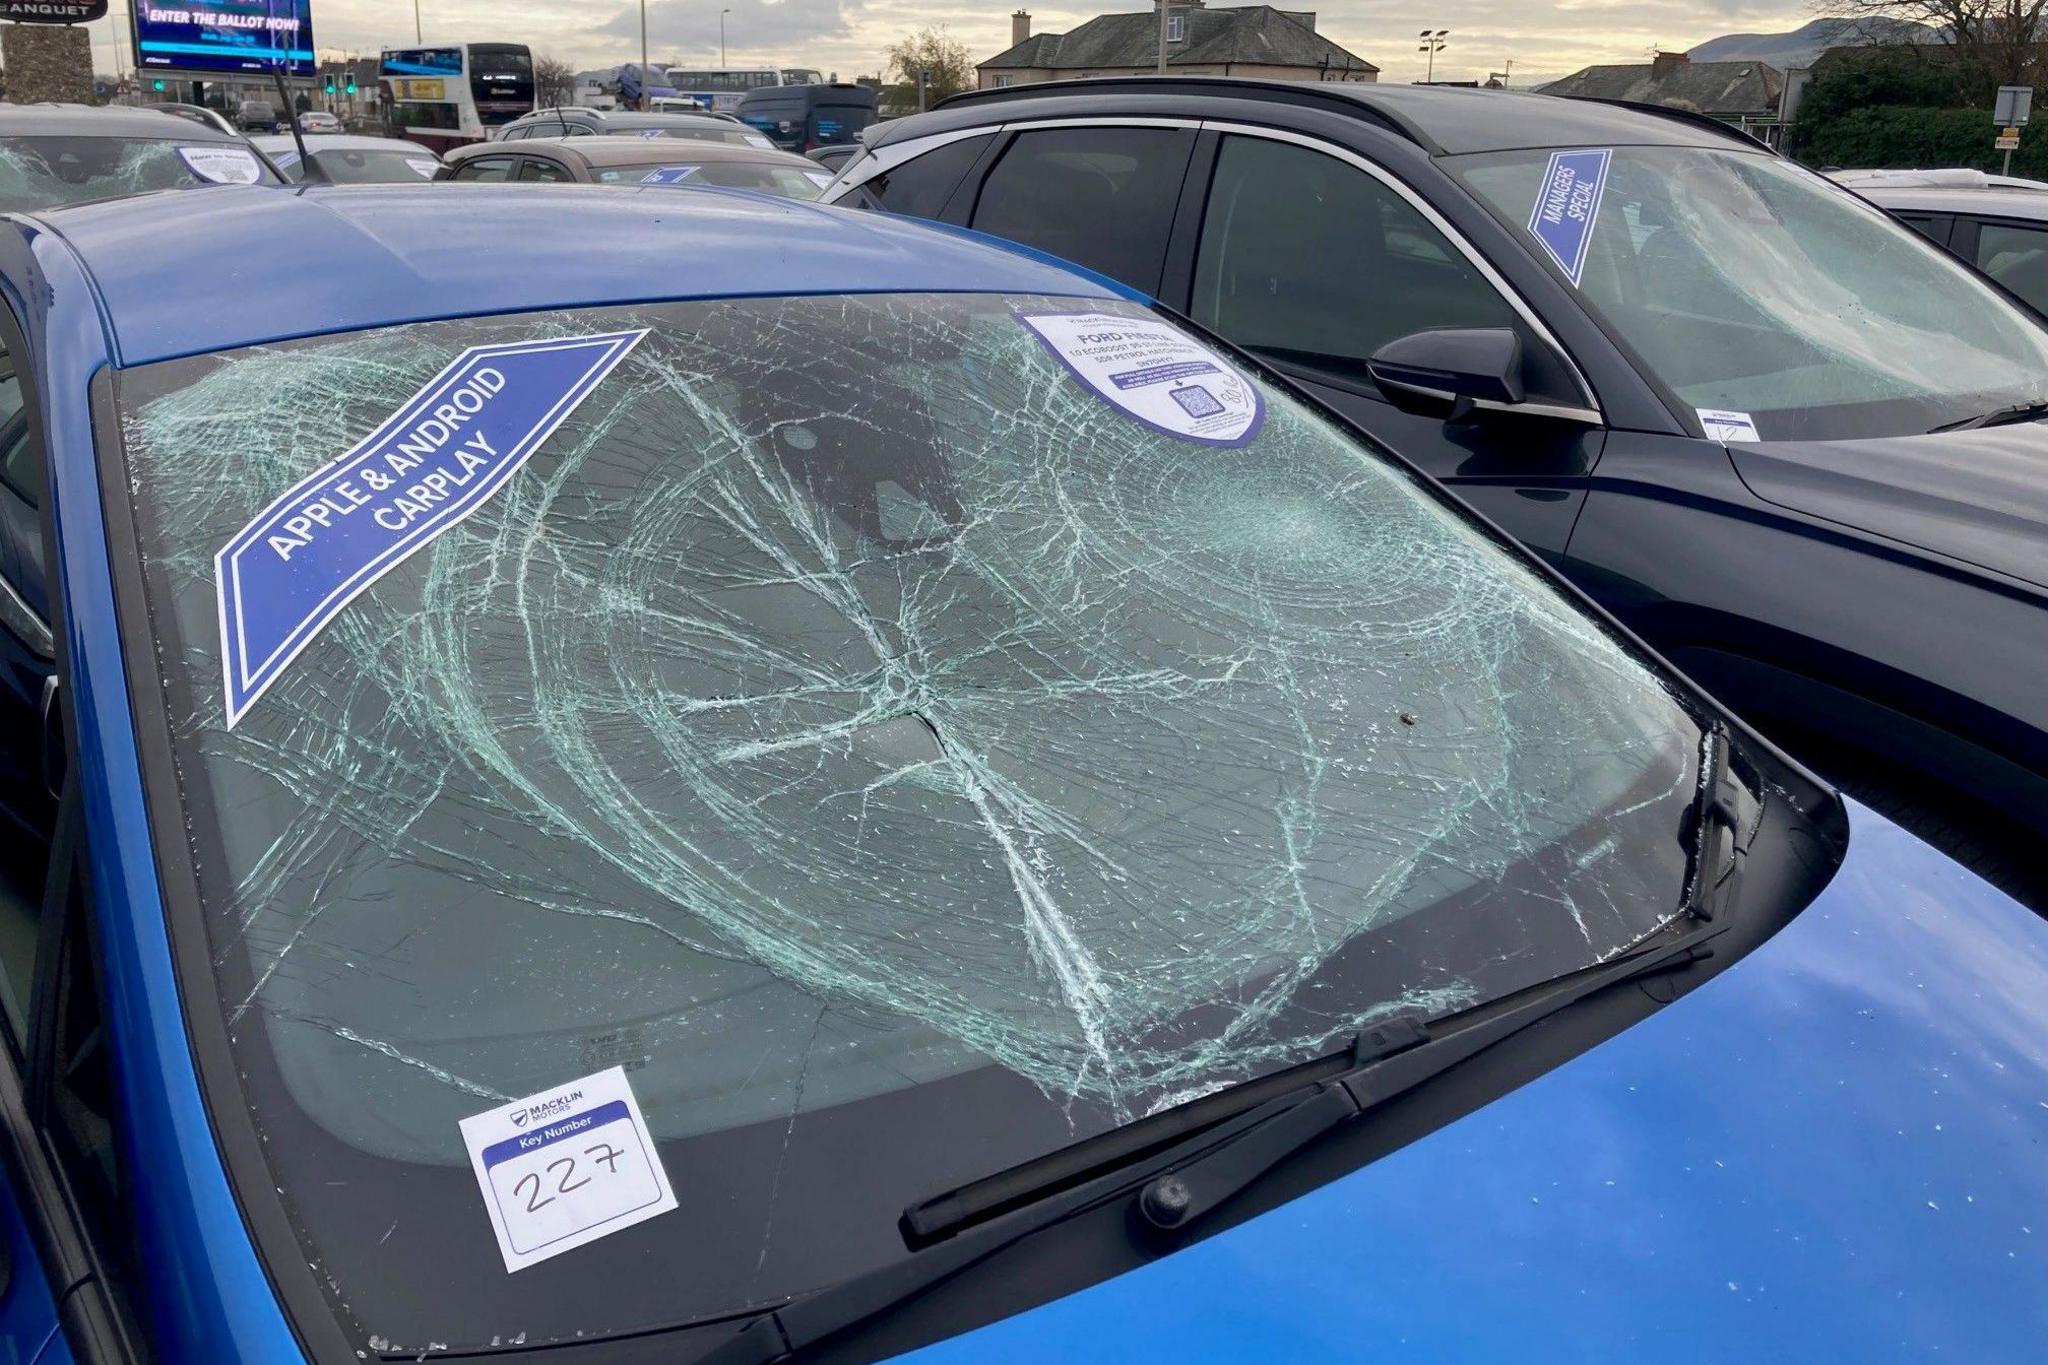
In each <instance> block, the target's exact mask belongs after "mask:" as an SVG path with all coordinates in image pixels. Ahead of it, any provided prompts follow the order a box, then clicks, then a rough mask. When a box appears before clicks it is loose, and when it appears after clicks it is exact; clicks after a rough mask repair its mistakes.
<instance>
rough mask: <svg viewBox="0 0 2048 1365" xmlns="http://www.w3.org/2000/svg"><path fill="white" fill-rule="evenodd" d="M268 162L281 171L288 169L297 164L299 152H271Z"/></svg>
mask: <svg viewBox="0 0 2048 1365" xmlns="http://www.w3.org/2000/svg"><path fill="white" fill-rule="evenodd" d="M270 164H271V165H273V166H275V167H277V168H278V169H279V170H281V171H288V170H290V169H291V168H292V167H294V166H296V165H298V164H299V154H298V153H297V152H293V151H284V152H272V153H271V154H270Z"/></svg>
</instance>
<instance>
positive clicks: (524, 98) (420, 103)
mask: <svg viewBox="0 0 2048 1365" xmlns="http://www.w3.org/2000/svg"><path fill="white" fill-rule="evenodd" d="M378 84H379V85H380V86H381V87H382V90H383V94H384V98H385V99H386V100H387V101H388V102H389V107H390V116H391V123H392V125H393V130H394V131H395V132H396V133H397V134H398V135H399V136H400V137H405V138H410V139H412V140H413V141H414V142H418V143H423V144H424V145H426V146H429V147H432V148H434V149H435V150H436V151H446V150H448V149H449V148H450V147H459V146H462V145H464V144H465V143H470V142H482V141H484V140H485V139H487V138H491V137H495V136H497V130H498V129H500V128H502V127H504V126H505V125H506V124H508V123H510V122H511V121H512V120H513V119H516V118H518V117H519V116H520V115H521V114H530V113H532V112H533V111H534V109H535V108H536V107H537V104H536V101H535V98H534V82H533V53H532V52H531V51H530V50H529V49H528V48H527V46H526V45H525V44H524V43H451V44H448V45H447V46H445V47H407V48H387V49H386V50H385V52H384V55H383V61H382V64H381V66H380V68H379V70H378Z"/></svg>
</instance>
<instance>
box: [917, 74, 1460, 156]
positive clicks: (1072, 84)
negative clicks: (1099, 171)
mask: <svg viewBox="0 0 2048 1365" xmlns="http://www.w3.org/2000/svg"><path fill="white" fill-rule="evenodd" d="M1371 89H1372V87H1371V86H1370V85H1366V84H1363V83H1360V82H1356V81H1343V82H1328V83H1325V82H1320V81H1264V80H1251V79H1246V78H1243V77H1234V76H1090V77H1087V78H1085V79H1080V80H1051V81H1031V82H1028V83H1026V84H1023V85H1006V86H1003V87H1001V88H1000V89H990V90H962V91H960V92H959V93H957V94H952V95H948V96H946V98H944V99H942V100H940V101H939V102H938V103H937V104H934V105H933V106H932V109H933V110H934V111H937V110H940V109H959V108H964V107H966V106H968V105H978V104H1003V103H1008V102H1010V101H1013V100H1027V99H1044V98H1047V97H1048V96H1059V95H1072V96H1083V95H1121V94H1125V93H1142V94H1147V95H1219V94H1220V95H1229V96H1235V97H1237V98H1240V99H1264V100H1267V101H1269V102H1271V103H1275V104H1296V105H1306V106H1309V107H1317V106H1320V107H1323V108H1327V109H1332V110H1337V111H1341V112H1342V113H1345V114H1348V115H1350V116H1352V117H1354V118H1363V119H1365V120H1366V121H1367V122H1368V123H1373V124H1376V125H1378V126H1379V127H1381V128H1384V129H1386V130H1387V131H1388V132H1391V133H1394V134H1396V135H1398V136H1399V137H1401V138H1402V139H1404V140H1405V141H1408V142H1413V143H1416V144H1417V145H1419V146H1422V147H1432V146H1433V144H1432V143H1431V142H1430V140H1429V139H1428V138H1427V137H1425V136H1423V134H1422V131H1421V130H1420V129H1419V128H1417V127H1415V126H1414V125H1413V124H1411V123H1409V122H1408V120H1406V119H1404V118H1401V117H1399V116H1398V115H1396V114H1393V113H1391V112H1389V111H1388V110H1386V109H1383V108H1381V107H1379V106H1378V105H1376V104H1374V103H1372V101H1371V97H1370V95H1369V94H1365V93H1361V92H1368V91H1370V90H1371Z"/></svg>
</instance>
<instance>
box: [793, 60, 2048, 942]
mask: <svg viewBox="0 0 2048 1365" xmlns="http://www.w3.org/2000/svg"><path fill="white" fill-rule="evenodd" d="M1581 173H1583V174H1581ZM1574 177H1577V178H1576V180H1575V179H1574ZM1546 186H1548V187H1549V188H1550V189H1551V190H1553V191H1557V192H1559V193H1563V194H1564V195H1565V198H1563V199H1559V198H1557V196H1556V194H1550V195H1548V196H1545V195H1544V194H1542V193H1540V192H1541V191H1543V189H1544V187H1546ZM1572 194H1577V195H1579V196H1580V197H1579V199H1578V200H1576V201H1575V200H1573V199H1571V198H1570V196H1571V195H1572ZM828 197H829V198H830V199H831V200H832V202H836V203H847V204H861V205H866V206H869V207H875V208H882V209H887V210H890V211H894V212H901V213H909V214H915V215H918V216H922V217H929V218H936V219H939V220H940V221H943V222H949V223H954V224H959V225H962V226H969V227H973V228H976V229H979V230H981V231H984V232H989V233H993V234H995V235H997V236H1001V237H1007V238H1011V239H1013V240H1016V241H1020V242H1024V243H1027V244H1029V245H1031V246H1035V247H1038V248H1041V249H1043V250H1046V251H1050V252H1053V253H1054V254H1056V255H1059V256H1062V257H1065V258H1066V259H1068V260H1071V261H1075V262H1078V263H1079V264H1082V265H1085V266H1089V267H1091V268H1093V269H1096V270H1099V271H1102V272H1103V273H1105V274H1107V275H1109V276H1111V277H1112V278H1115V279H1118V280H1122V281H1124V282H1126V283H1128V284H1131V285H1133V286H1135V287H1137V288H1139V289H1141V290H1144V291H1146V292H1147V293H1151V294H1156V295H1157V296H1158V297H1159V299H1160V300H1161V301H1162V302H1163V303H1165V304H1166V305H1167V306H1168V307H1170V308H1173V309H1175V310H1178V311H1182V312H1185V313H1187V314H1188V315H1189V316H1191V317H1192V318H1193V319H1194V320H1195V321H1197V322H1199V323H1202V324H1204V325H1207V326H1210V327H1213V328H1214V329H1215V330H1217V331H1218V332H1220V333H1222V334H1223V335H1224V336H1226V337H1229V338H1230V339H1231V340H1233V341H1236V342H1237V343H1239V344H1240V345H1243V346H1245V347H1247V348H1249V349H1251V350H1253V351H1254V352H1256V353H1258V354H1259V355H1261V356H1263V357H1265V358H1266V359H1267V360H1269V361H1270V362H1271V363H1272V364H1274V365H1275V366H1276V367H1278V368H1279V369H1281V370H1282V371H1284V372H1285V373H1287V374H1288V375H1289V376H1290V377H1291V378H1293V379H1295V380H1296V381H1297V382H1299V383H1301V384H1303V385H1305V386H1306V387H1307V388H1308V389H1309V391H1310V392H1311V393H1313V394H1314V395H1315V396H1316V397H1317V398H1318V399H1320V400H1322V401H1324V402H1326V403H1328V404H1330V405H1331V406H1332V407H1334V408H1336V409H1337V410H1339V411H1341V412H1343V413H1344V414H1345V415H1346V416H1348V417H1350V418H1351V419H1353V420H1355V421H1357V422H1358V423H1359V424H1360V425H1361V426H1363V427H1365V428H1366V429H1367V430H1368V431H1371V432H1372V433H1373V434H1375V435H1377V436H1379V437H1381V438H1383V439H1384V440H1386V441H1387V442H1388V443H1389V444H1390V445H1392V446H1394V447H1395V448H1396V449H1398V450H1400V451H1401V452H1402V453H1403V454H1405V455H1407V456H1408V457H1409V458H1410V459H1413V460H1414V461H1416V463H1418V464H1420V465H1421V466H1422V467H1423V468H1424V469H1426V470H1428V471H1429V472H1430V473H1431V474H1432V475H1434V476H1436V477H1437V478H1440V479H1442V480H1444V481H1445V482H1446V483H1447V484H1449V485H1450V486H1451V487H1453V488H1455V489H1456V490H1457V491H1458V493H1459V494H1460V496H1462V497H1465V498H1467V499H1469V500H1470V501H1471V502H1472V503H1474V505H1476V506H1477V507H1479V509H1480V510H1482V511H1483V512H1485V513H1486V514H1487V515H1489V516H1491V517H1493V518H1494V519H1495V520H1496V521H1498V522H1499V523H1500V524H1501V525H1502V526H1503V527H1504V528H1506V529H1507V530H1508V531H1509V532H1511V533H1512V534H1514V535H1516V536H1517V537H1519V538H1520V539H1522V540H1523V541H1524V542H1525V543H1527V544H1528V545H1529V546H1531V547H1532V548H1534V549H1535V550H1536V551H1537V552H1538V553H1540V554H1542V555H1544V556H1545V557H1546V558H1548V559H1549V560H1550V561H1551V562H1552V563H1554V564H1556V565H1558V566H1559V567H1561V568H1562V569H1564V570H1565V572H1566V573H1567V574H1569V575H1570V576H1571V577H1572V578H1573V579H1574V581H1576V582H1577V583H1579V584H1580V585H1581V586H1583V587H1584V588H1585V589H1586V590H1587V591H1589V592H1591V593H1592V594H1593V595H1594V597H1595V598H1596V599H1597V600H1599V601H1600V602H1602V603H1603V604H1604V605H1606V606H1608V607H1609V608H1610V609H1612V610H1613V611H1614V612H1615V613H1616V614H1617V615H1618V616H1619V617H1620V618H1621V619H1622V620H1623V621H1625V622H1627V623H1628V625H1629V626H1630V627H1631V628H1633V629H1634V630H1636V631H1638V632H1639V633H1641V634H1642V635H1643V636H1644V637H1645V638H1646V639H1648V640H1649V641H1650V642H1651V644H1652V645H1654V646H1655V647H1656V648H1657V649H1658V650H1659V651H1661V652H1662V653H1664V654H1665V655H1666V656H1667V657H1669V658H1671V659H1672V660H1673V661H1674V662H1676V663H1678V664H1679V665H1680V666H1681V667H1682V668H1684V669H1685V670H1686V671H1688V672H1689V673H1691V674H1692V675H1693V676H1694V677H1696V678H1698V679H1699V680H1700V681H1701V682H1703V683H1705V684H1706V685H1707V686H1708V687H1709V688H1710V689H1711V690H1712V691H1714V692H1715V694H1716V695H1718V696H1721V697H1724V698H1725V699H1726V700H1728V701H1729V702H1730V703H1731V704H1733V705H1734V706H1735V707H1736V708H1737V709H1738V710H1739V711H1741V712H1742V713H1743V714H1744V715H1746V716H1749V717H1750V718H1752V719H1753V720H1755V721H1756V722H1757V723H1758V724H1760V725H1762V726H1764V727H1765V728H1766V729H1767V730H1769V731H1770V732H1771V733H1772V734H1774V735H1776V736H1778V737H1780V738H1781V739H1783V740H1784V741H1785V742H1786V743H1788V744H1790V745H1792V746H1793V747H1794V749H1795V751H1796V752H1800V753H1803V754H1805V755H1806V756H1808V757H1809V758H1810V759H1812V760H1813V761H1814V762H1815V763H1816V764H1817V765H1819V766H1821V767H1822V768H1823V770H1824V771H1827V772H1829V773H1830V774H1832V775H1834V776H1836V777H1838V778H1840V779H1841V780H1844V781H1847V782H1850V783H1851V784H1852V790H1855V791H1857V792H1859V793H1861V794H1863V795H1864V796H1866V797H1867V798H1868V799H1871V800H1873V801H1877V802H1879V803H1880V804H1882V805H1883V806H1884V807H1885V809H1887V810H1888V811H1890V812H1892V813H1894V814H1897V815H1899V816H1900V817H1901V818H1907V819H1910V820H1911V821H1912V822H1913V823H1914V826H1915V828H1917V829H1920V830H1922V831H1924V832H1926V833H1928V834H1929V835H1930V836H1932V837H1939V838H1940V839H1941V840H1942V841H1943V842H1944V846H1945V847H1947V848H1949V849H1951V850H1953V851H1954V852H1956V853H1957V854H1958V856H1962V857H1965V858H1967V859H1968V860H1970V861H1971V863H1972V865H1973V866H1976V867H1978V868H1980V869H1982V870H1984V871H1986V872H1987V873H1989V874H1992V875H1995V876H1997V877H1998V878H2000V879H2001V880H2002V881H2003V882H2004V883H2005V884H2006V885H2008V886H2012V887H2016V888H2019V889H2021V890H2023V891H2024V892H2025V894H2027V895H2028V896H2029V897H2031V898H2033V899H2035V900H2036V901H2037V903H2039V904H2041V905H2042V906H2043V907H2044V908H2048V868H2044V866H2043V863H2042V860H2040V859H2039V858H2038V857H2037V856H2036V855H2035V852H2034V850H2036V849H2037V848H2038V847H2039V841H2040V840H2041V839H2042V838H2048V688H2043V687H2041V686H2040V685H2038V682H2037V678H2038V675H2039V673H2040V661H2041V657H2042V653H2041V642H2042V640H2043V639H2044V638H2048V611H2044V608H2048V480H2044V479H2043V478H2042V469H2043V467H2044V466H2043V461H2044V459H2048V428H2044V427H2043V426H2041V425H2040V424H2038V423H2036V422H2034V421H2033V420H2032V419H2033V418H2034V417H2036V416H2038V415H2039V414H2040V412H2041V411H2042V410H2043V409H2042V408H2041V407H2040V405H2041V404H2042V403H2044V402H2048V332H2044V331H2043V328H2042V326H2041V324H2040V322H2039V320H2038V319H2036V318H2033V317H2030V316H2028V315H2026V314H2025V313H2024V312H2023V311H2022V310H2021V309H2019V308H2016V307H2014V306H2013V305H2012V304H2011V303H2010V302H2009V301H2008V300H2006V299H2005V298H2004V297H2002V296H2000V295H1999V294H1998V293H1997V292H1996V291H1995V290H1993V289H1991V288H1990V287H1988V286H1987V285H1986V284H1984V283H1983V282H1982V280H1981V279H1979V278H1978V277H1976V276H1974V275H1973V274H1971V273H1970V272H1968V271H1966V270H1963V269H1960V268H1958V267H1957V266H1956V265H1955V263H1954V262H1953V261H1951V260H1950V259H1948V258H1947V257H1945V256H1943V255H1941V254H1940V253H1939V252H1937V251H1935V250H1932V249H1930V248H1929V247H1928V245H1927V244H1926V243H1925V242H1924V240H1922V239H1921V238H1919V237H1918V236H1916V235H1915V234H1913V233H1911V232H1907V231H1902V230H1900V229H1899V227H1898V225H1897V224H1896V223H1894V222H1891V221H1890V220H1888V219H1886V218H1885V217H1884V216H1883V215H1882V214H1880V213H1879V212H1878V211H1876V210H1874V209H1872V208H1871V207H1870V206H1869V205H1867V204H1865V203H1863V202H1862V201H1861V200H1859V199H1857V198H1856V197H1855V196H1853V195H1851V194H1849V193H1847V192H1846V191H1842V190H1840V189H1838V188H1836V187H1834V186H1832V185H1830V184H1829V183H1828V182H1827V181H1826V180H1824V179H1822V178H1821V177H1820V176H1818V175H1815V174H1813V173H1811V172H1808V171H1806V170H1804V169H1803V168H1801V167H1799V166H1797V165H1795V164H1794V163H1792V162H1790V161H1787V160H1784V159H1782V158H1780V157H1778V156H1776V155H1775V154H1773V153H1771V152H1770V151H1768V150H1767V149H1766V148H1764V147H1763V146H1762V145H1761V144H1759V143H1757V142H1755V141H1754V140H1752V139H1750V138H1748V137H1747V136H1745V135H1743V134H1741V133H1738V132H1736V131H1735V130H1733V129H1730V128H1728V127H1727V126H1726V125H1723V124H1721V123H1719V122H1717V121H1715V120H1712V119H1707V118H1703V117H1698V116H1695V115H1690V114H1685V113H1680V112H1678V111H1674V110H1643V109H1632V108H1623V107H1616V106H1611V105H1605V104H1598V103H1592V102H1586V101H1576V100H1560V99H1555V98H1552V97H1547V96H1538V95H1534V94H1521V93H1511V92H1506V91H1498V90H1458V89H1445V88H1433V87H1418V86H1392V85H1362V84H1346V85H1337V84H1329V85H1301V84H1291V83H1290V84H1281V83H1267V82H1257V81H1247V80H1224V79H1215V78H1211V79H1203V80H1187V79H1164V80H1162V79H1156V78H1152V77H1145V78H1141V79H1131V80H1104V81H1095V82H1083V83H1071V82H1070V83H1065V84H1061V85H1053V86H1036V87H1033V86H1022V87H1015V88H1012V89H1008V90H995V91H981V92H978V93H975V94H971V95H964V96H956V97H955V98H954V99H952V100H949V101H946V102H945V103H944V104H942V105H941V106H940V107H939V108H938V109H937V110H936V111H934V112H932V113H929V114H926V115H921V116H918V117H914V118H905V119H900V120H897V121H894V122H892V123H889V124H886V125H882V126H880V127H877V128H875V129H873V130H871V131H870V133H869V134H868V151H867V153H866V154H865V155H864V156H863V157H861V158H860V159H858V160H857V161H856V162H855V163H854V164H853V165H852V166H851V167H849V168H848V169H847V171H846V172H845V173H844V174H843V175H842V176H841V178H840V179H839V181H838V182H837V183H836V184H835V185H834V186H833V187H832V189H831V191H830V192H829V195H828ZM1574 204H1576V206H1577V209H1578V210H1579V211H1582V212H1584V213H1585V214H1586V215H1587V216H1586V217H1584V218H1573V217H1571V216H1570V213H1569V211H1570V210H1572V209H1573V207H1574ZM1553 211H1554V212H1555V219H1554V221H1550V222H1546V221H1544V219H1543V215H1544V214H1545V213H1547V212H1553ZM1532 224H1537V225H1539V226H1541V228H1542V233H1541V234H1539V233H1538V232H1537V231H1535V230H1533V229H1532V226H1531V225H1532ZM1577 225H1586V226H1587V228H1588V230H1583V231H1575V227H1576V226H1577ZM1546 241H1548V242H1549V243H1550V244H1551V245H1549V246H1546ZM1567 248H1569V249H1567Z"/></svg>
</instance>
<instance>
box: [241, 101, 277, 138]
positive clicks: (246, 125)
mask: <svg viewBox="0 0 2048 1365" xmlns="http://www.w3.org/2000/svg"><path fill="white" fill-rule="evenodd" d="M283 126H284V117H283V116H282V115H280V114H279V113H278V112H277V106H276V105H274V104H272V103H271V102H270V101H269V100H243V101H242V102H241V104H240V105H238V106H236V109H235V127H237V128H239V129H241V130H242V131H243V132H245V133H274V132H276V131H277V130H278V129H280V128H282V127H283Z"/></svg>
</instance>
